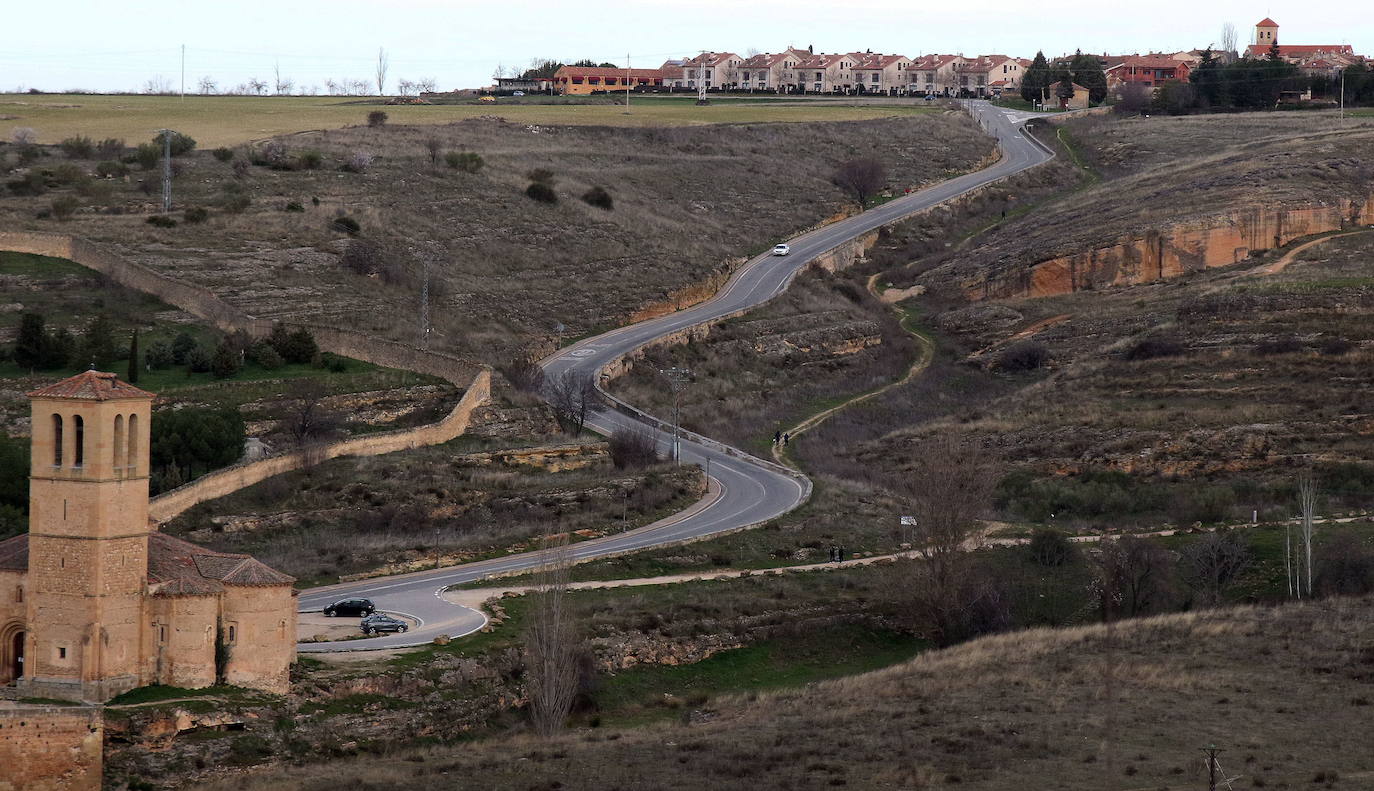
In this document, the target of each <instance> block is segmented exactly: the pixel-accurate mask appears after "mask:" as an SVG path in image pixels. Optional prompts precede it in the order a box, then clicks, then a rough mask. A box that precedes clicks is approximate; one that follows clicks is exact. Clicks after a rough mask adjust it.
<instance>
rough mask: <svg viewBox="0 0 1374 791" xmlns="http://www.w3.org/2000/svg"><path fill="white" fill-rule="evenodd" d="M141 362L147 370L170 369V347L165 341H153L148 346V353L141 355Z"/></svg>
mask: <svg viewBox="0 0 1374 791" xmlns="http://www.w3.org/2000/svg"><path fill="white" fill-rule="evenodd" d="M143 361H144V362H145V363H147V364H148V367H149V368H153V369H155V370H159V371H161V370H163V369H165V368H171V367H172V362H173V360H172V347H171V345H170V344H168V343H167V342H166V341H154V342H153V343H151V344H149V346H148V351H146V352H144V353H143Z"/></svg>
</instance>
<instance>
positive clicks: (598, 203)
mask: <svg viewBox="0 0 1374 791" xmlns="http://www.w3.org/2000/svg"><path fill="white" fill-rule="evenodd" d="M582 202H583V203H586V204H587V205H589V206H595V207H596V208H598V209H605V210H606V211H612V210H614V209H615V201H614V200H612V199H611V193H609V192H607V191H606V188H605V187H592V188H591V189H589V190H587V191H586V192H584V193H582Z"/></svg>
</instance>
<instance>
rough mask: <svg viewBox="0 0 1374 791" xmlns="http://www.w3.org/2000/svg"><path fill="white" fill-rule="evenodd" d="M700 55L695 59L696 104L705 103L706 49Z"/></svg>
mask: <svg viewBox="0 0 1374 791" xmlns="http://www.w3.org/2000/svg"><path fill="white" fill-rule="evenodd" d="M701 55H702V57H701V58H700V59H699V60H698V61H697V104H706V58H705V55H706V50H704V49H703V50H702V51H701Z"/></svg>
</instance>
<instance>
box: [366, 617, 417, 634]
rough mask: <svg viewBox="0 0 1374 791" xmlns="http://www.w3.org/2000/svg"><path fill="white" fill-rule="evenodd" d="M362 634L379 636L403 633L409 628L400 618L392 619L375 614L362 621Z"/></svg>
mask: <svg viewBox="0 0 1374 791" xmlns="http://www.w3.org/2000/svg"><path fill="white" fill-rule="evenodd" d="M362 627H363V634H380V633H381V632H404V631H405V630H407V629H409V628H410V626H409V625H408V624H407V623H406V622H405V621H402V620H401V619H400V618H392V617H391V616H390V615H385V614H383V613H375V614H373V615H369V616H367V617H366V618H364V619H363V623H362Z"/></svg>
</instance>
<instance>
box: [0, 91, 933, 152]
mask: <svg viewBox="0 0 1374 791" xmlns="http://www.w3.org/2000/svg"><path fill="white" fill-rule="evenodd" d="M538 102H539V98H538V97H527V98H526V99H523V100H522V99H515V98H509V97H508V98H503V99H500V100H499V101H497V102H496V103H495V104H491V103H479V102H477V101H476V100H472V101H470V102H468V103H464V104H436V105H430V106H425V105H394V106H387V105H385V104H384V102H382V101H381V100H379V99H377V98H375V97H374V98H371V99H369V98H368V97H363V96H354V97H348V96H187V97H185V98H184V99H183V98H181V97H176V96H139V95H119V96H107V95H97V94H39V95H30V94H0V133H3V134H0V137H3V138H6V139H7V138H8V137H9V132H10V129H11V128H12V127H28V128H30V129H33V130H34V131H35V132H37V134H38V142H40V143H46V144H53V143H57V142H58V141H60V140H62V139H64V138H67V137H72V136H74V135H87V136H89V137H93V138H96V139H101V138H105V137H122V138H127V139H129V140H142V139H144V138H145V137H148V136H150V135H151V134H152V133H153V132H154V131H155V130H158V129H167V128H171V129H176V130H178V131H180V132H183V133H185V134H189V135H190V136H191V137H194V138H195V139H196V140H197V141H199V142H200V143H201V145H202V146H204V147H207V148H208V147H212V146H235V145H240V144H243V143H247V142H249V141H253V140H265V139H267V138H270V137H278V136H280V135H288V134H293V133H296V132H303V131H306V130H321V129H339V128H342V127H345V126H353V125H358V124H363V123H365V121H366V117H367V114H368V112H370V111H372V110H378V109H380V110H384V111H385V112H386V113H387V115H388V116H390V119H391V123H393V124H405V125H426V124H449V123H453V122H455V121H461V120H464V119H466V118H475V117H478V116H490V115H499V116H501V117H503V118H506V119H507V120H509V121H510V122H511V123H521V124H555V125H563V124H576V125H582V126H690V125H701V124H742V123H747V124H756V123H770V122H801V121H865V120H874V119H878V118H889V117H892V116H906V115H911V114H914V113H924V112H930V110H929V109H928V108H927V107H926V106H925V105H924V103H922V104H920V105H917V104H914V103H901V104H883V103H870V104H864V103H861V102H857V101H830V100H820V101H793V102H789V103H782V102H776V101H768V100H763V101H759V100H749V99H737V100H731V99H726V100H717V101H716V102H715V103H714V104H711V105H709V106H705V107H697V106H696V103H695V97H692V98H687V97H675V98H671V99H670V98H659V97H652V98H644V97H635V98H632V99H631V105H630V112H629V113H628V114H627V113H626V112H625V108H624V106H623V105H622V104H618V103H615V102H614V100H610V99H596V100H585V101H584V102H581V103H571V104H540V103H538Z"/></svg>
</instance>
